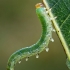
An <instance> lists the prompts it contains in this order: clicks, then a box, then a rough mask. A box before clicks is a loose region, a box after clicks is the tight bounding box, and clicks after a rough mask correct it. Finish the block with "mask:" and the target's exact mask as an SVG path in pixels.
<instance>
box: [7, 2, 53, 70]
mask: <svg viewBox="0 0 70 70" xmlns="http://www.w3.org/2000/svg"><path fill="white" fill-rule="evenodd" d="M36 14H37V15H38V18H39V19H40V21H41V24H42V35H41V37H40V39H39V40H38V41H37V43H36V44H34V45H31V46H29V47H26V48H22V49H20V50H18V51H16V52H14V53H13V54H12V55H11V56H10V58H9V60H8V65H7V70H14V66H15V64H16V63H17V62H19V63H21V59H22V58H24V57H26V61H28V58H29V57H30V56H33V55H36V58H39V53H40V52H42V51H43V50H44V49H45V50H46V51H47V52H48V50H49V48H48V44H49V41H50V40H51V41H52V42H53V41H54V40H53V39H52V22H51V20H50V17H49V15H48V14H47V13H46V9H45V7H44V6H43V4H42V3H38V4H36Z"/></svg>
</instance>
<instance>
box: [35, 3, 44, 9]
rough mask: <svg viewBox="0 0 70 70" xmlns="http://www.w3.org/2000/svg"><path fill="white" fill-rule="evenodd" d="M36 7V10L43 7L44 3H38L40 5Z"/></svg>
mask: <svg viewBox="0 0 70 70" xmlns="http://www.w3.org/2000/svg"><path fill="white" fill-rule="evenodd" d="M35 7H36V8H40V7H43V4H42V3H38V4H36V5H35Z"/></svg>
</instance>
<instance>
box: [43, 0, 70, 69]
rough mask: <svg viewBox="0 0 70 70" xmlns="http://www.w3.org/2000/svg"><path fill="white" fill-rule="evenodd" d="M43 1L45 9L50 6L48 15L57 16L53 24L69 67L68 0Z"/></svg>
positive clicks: (69, 14) (69, 20)
mask: <svg viewBox="0 0 70 70" xmlns="http://www.w3.org/2000/svg"><path fill="white" fill-rule="evenodd" d="M43 2H44V5H45V6H46V8H47V10H48V9H50V8H52V10H51V11H50V12H49V15H50V17H51V18H54V17H57V18H56V20H55V19H54V20H53V25H54V27H55V29H56V31H57V34H58V36H59V38H60V40H61V42H62V45H63V47H64V49H65V53H66V54H67V57H68V59H67V63H66V64H67V66H68V67H69V69H70V0H43Z"/></svg>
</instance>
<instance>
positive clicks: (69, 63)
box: [66, 58, 70, 69]
mask: <svg viewBox="0 0 70 70" xmlns="http://www.w3.org/2000/svg"><path fill="white" fill-rule="evenodd" d="M66 65H67V67H68V68H69V69H70V60H69V59H68V58H67V60H66Z"/></svg>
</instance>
